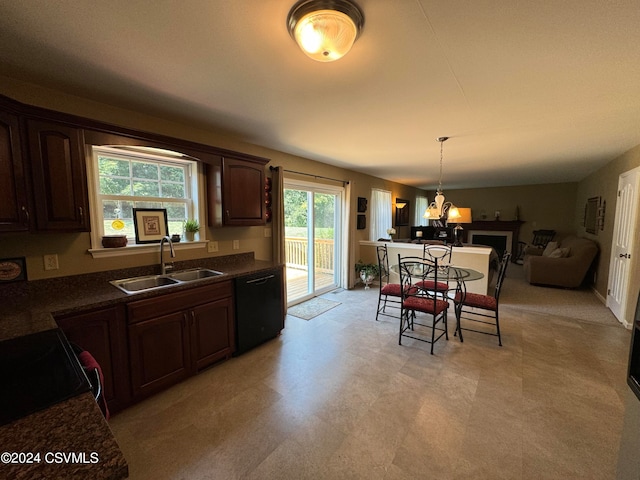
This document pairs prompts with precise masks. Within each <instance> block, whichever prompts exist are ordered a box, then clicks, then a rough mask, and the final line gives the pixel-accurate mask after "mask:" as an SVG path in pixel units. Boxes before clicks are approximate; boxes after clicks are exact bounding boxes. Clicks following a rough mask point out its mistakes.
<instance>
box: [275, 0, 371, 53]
mask: <svg viewBox="0 0 640 480" xmlns="http://www.w3.org/2000/svg"><path fill="white" fill-rule="evenodd" d="M363 25H364V15H363V13H362V10H360V7H358V6H357V5H356V4H355V3H353V2H351V1H350V0H300V1H299V2H297V3H296V4H295V5H294V6H293V7H292V8H291V10H290V11H289V15H288V16H287V26H288V28H289V34H290V35H291V37H292V38H293V39H294V40H295V41H296V43H297V44H298V46H299V47H300V48H301V49H302V51H303V52H304V53H305V55H307V56H308V57H310V58H313V59H314V60H317V61H319V62H333V61H334V60H338V59H339V58H342V57H343V56H344V55H345V54H346V53H347V52H348V51H349V50H351V46H352V45H353V43H354V42H355V41H356V39H357V38H358V36H359V35H360V32H361V31H362V27H363Z"/></svg>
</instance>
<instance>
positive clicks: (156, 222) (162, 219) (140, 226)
mask: <svg viewBox="0 0 640 480" xmlns="http://www.w3.org/2000/svg"><path fill="white" fill-rule="evenodd" d="M133 224H134V226H135V229H136V243H159V242H160V241H161V240H162V239H163V238H164V237H165V236H167V232H168V231H169V224H168V222H167V209H166V208H134V209H133Z"/></svg>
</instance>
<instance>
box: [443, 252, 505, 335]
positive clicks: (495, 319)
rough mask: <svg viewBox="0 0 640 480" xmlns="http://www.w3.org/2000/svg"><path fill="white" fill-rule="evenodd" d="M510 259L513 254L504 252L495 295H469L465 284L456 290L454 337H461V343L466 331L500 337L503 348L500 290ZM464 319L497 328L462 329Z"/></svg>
mask: <svg viewBox="0 0 640 480" xmlns="http://www.w3.org/2000/svg"><path fill="white" fill-rule="evenodd" d="M510 258H511V253H509V252H504V254H503V255H502V262H501V263H500V270H499V273H498V279H497V281H496V286H495V290H494V292H493V295H482V294H479V293H468V292H466V291H465V289H464V283H462V285H459V286H458V290H456V294H455V296H454V302H455V307H454V310H455V314H456V331H455V333H454V335H459V336H460V341H461V342H464V338H463V337H462V331H463V330H465V331H470V332H475V333H482V334H485V335H493V336H495V337H498V345H500V346H502V336H501V335H500V318H499V314H498V310H499V299H500V290H501V289H502V285H503V283H504V277H505V274H506V273H507V267H508V266H509V259H510ZM463 314H466V316H463ZM462 319H465V320H466V321H470V322H475V323H479V324H483V325H491V326H493V327H495V332H494V331H492V330H486V329H485V330H476V329H473V328H466V327H462V322H461V320H462ZM487 319H491V320H487Z"/></svg>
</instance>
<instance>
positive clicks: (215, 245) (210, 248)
mask: <svg viewBox="0 0 640 480" xmlns="http://www.w3.org/2000/svg"><path fill="white" fill-rule="evenodd" d="M207 251H208V252H209V253H214V252H217V251H218V242H216V241H210V242H209V244H208V245H207Z"/></svg>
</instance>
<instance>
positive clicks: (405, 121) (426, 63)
mask: <svg viewBox="0 0 640 480" xmlns="http://www.w3.org/2000/svg"><path fill="white" fill-rule="evenodd" d="M294 1H295V0H233V1H231V0H183V1H178V0H155V1H153V2H149V1H143V0H109V1H108V2H97V1H95V0H66V1H45V0H40V1H36V0H21V1H15V0H0V12H1V14H0V67H1V71H2V72H4V74H6V75H9V76H14V77H17V78H21V79H26V80H30V81H34V82H37V83H40V84H45V85H47V86H53V87H55V88H58V89H63V90H64V91H69V92H71V93H74V94H77V95H80V96H86V97H89V98H94V99H97V100H100V101H106V102H109V103H111V104H114V105H120V106H124V107H127V108H132V109H143V110H145V111H147V112H149V113H150V114H153V115H159V116H163V117H171V118H175V119H177V120H179V121H184V122H189V123H193V124H197V125H199V126H213V127H216V128H223V129H224V130H225V131H228V132H229V133H232V134H235V135H238V136H239V137H240V138H241V139H243V140H245V141H247V142H250V143H255V144H258V145H263V146H266V147H270V148H273V149H276V150H280V151H284V152H289V153H292V154H297V155H300V156H303V157H307V158H311V159H315V160H319V161H322V162H325V163H330V164H334V165H338V166H342V167H347V168H350V169H353V170H357V171H361V172H364V173H368V174H371V175H374V176H377V177H382V178H386V179H390V180H394V181H397V182H401V183H404V184H407V185H413V186H417V187H422V188H429V189H432V188H433V187H435V186H436V185H437V182H438V163H439V143H438V142H437V141H436V137H439V136H449V137H451V139H450V140H449V141H448V142H446V143H445V144H444V180H443V184H444V188H445V190H446V189H447V188H463V187H467V188H469V187H479V186H502V185H521V184H538V183H550V182H564V181H579V180H581V179H582V178H584V177H585V176H587V175H588V174H590V173H592V172H593V171H595V170H596V169H598V168H599V167H601V166H602V165H604V164H606V163H607V162H608V161H610V160H611V159H613V158H615V157H616V156H618V155H620V154H621V153H623V152H625V151H626V150H628V149H630V148H632V147H633V146H635V145H638V144H640V3H639V2H638V0H606V1H605V0H555V1H551V0H546V1H545V0H539V1H526V0H520V1H511V2H509V1H505V0H474V1H473V2H470V1H468V0H447V1H443V0H440V1H436V0H357V3H358V4H359V5H360V7H361V8H362V10H363V11H364V15H365V26H364V30H363V33H362V35H361V36H360V38H359V39H358V41H357V42H356V44H355V45H354V47H353V49H352V50H351V52H350V53H349V54H347V56H345V57H344V58H342V59H341V60H338V61H336V62H333V63H319V62H315V61H313V60H311V59H309V58H307V57H306V56H305V55H304V54H303V53H302V52H301V51H300V50H299V49H298V47H297V46H296V44H295V43H294V42H293V40H292V39H291V38H290V37H289V34H288V32H287V29H286V17H287V13H288V11H289V9H290V8H291V6H292V5H293V3H294Z"/></svg>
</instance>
